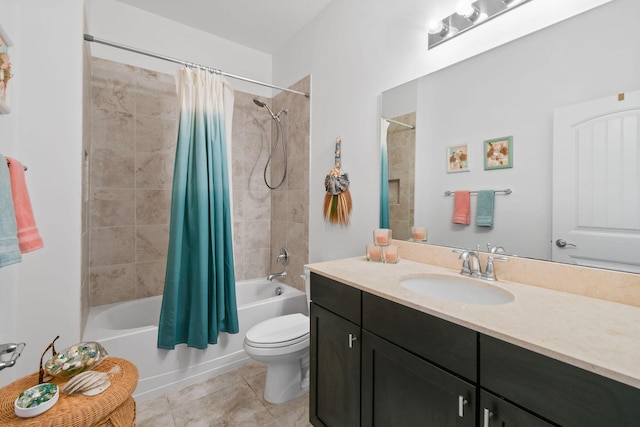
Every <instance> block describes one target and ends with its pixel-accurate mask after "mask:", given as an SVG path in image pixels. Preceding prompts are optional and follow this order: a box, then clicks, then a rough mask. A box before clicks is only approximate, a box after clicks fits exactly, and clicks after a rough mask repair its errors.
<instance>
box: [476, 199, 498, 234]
mask: <svg viewBox="0 0 640 427" xmlns="http://www.w3.org/2000/svg"><path fill="white" fill-rule="evenodd" d="M495 200H496V192H495V191H494V190H481V191H478V206H477V209H476V225H477V226H478V227H493V211H494V206H495Z"/></svg>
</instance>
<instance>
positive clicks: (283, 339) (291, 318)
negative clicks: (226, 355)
mask: <svg viewBox="0 0 640 427" xmlns="http://www.w3.org/2000/svg"><path fill="white" fill-rule="evenodd" d="M308 340H309V318H308V317H307V316H305V315H304V314H302V313H294V314H288V315H285V316H278V317H274V318H272V319H268V320H265V321H263V322H260V323H258V324H257V325H255V326H254V327H252V328H251V329H249V331H248V332H247V335H246V336H245V343H246V344H247V345H249V346H251V347H260V348H274V347H288V346H292V345H295V344H297V343H300V342H303V341H308Z"/></svg>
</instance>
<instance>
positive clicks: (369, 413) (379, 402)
mask: <svg viewBox="0 0 640 427" xmlns="http://www.w3.org/2000/svg"><path fill="white" fill-rule="evenodd" d="M362 335H363V343H362V425H363V426H384V427H392V426H398V427H406V426H434V427H448V426H456V427H458V426H460V427H461V426H469V427H472V426H475V425H476V415H475V414H476V404H475V395H476V388H475V386H473V385H472V384H470V383H468V382H466V381H464V380H462V379H460V378H458V377H457V376H455V375H452V374H450V373H448V372H446V371H444V370H442V369H440V368H438V367H436V366H434V365H432V364H431V363H429V362H427V361H426V360H424V359H421V358H419V357H417V356H415V355H413V354H411V353H409V352H407V351H405V350H403V349H401V348H400V347H397V346H395V345H393V344H391V343H390V342H388V341H386V340H383V339H382V338H379V337H377V336H376V335H373V334H371V333H369V332H368V331H366V330H363V331H362Z"/></svg>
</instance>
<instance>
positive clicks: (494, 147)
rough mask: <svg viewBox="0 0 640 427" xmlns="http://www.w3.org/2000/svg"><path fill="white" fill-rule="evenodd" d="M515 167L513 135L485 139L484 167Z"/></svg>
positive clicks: (486, 168)
mask: <svg viewBox="0 0 640 427" xmlns="http://www.w3.org/2000/svg"><path fill="white" fill-rule="evenodd" d="M512 167H513V137H512V136H505V137H502V138H495V139H488V140H486V141H484V169H485V170H491V169H505V168H512Z"/></svg>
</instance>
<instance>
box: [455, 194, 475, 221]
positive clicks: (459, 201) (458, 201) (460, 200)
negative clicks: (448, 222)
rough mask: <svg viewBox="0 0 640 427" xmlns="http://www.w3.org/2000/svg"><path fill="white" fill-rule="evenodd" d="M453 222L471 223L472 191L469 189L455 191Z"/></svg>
mask: <svg viewBox="0 0 640 427" xmlns="http://www.w3.org/2000/svg"><path fill="white" fill-rule="evenodd" d="M453 223H454V224H471V193H470V192H469V191H468V190H463V191H460V190H458V191H456V192H455V193H453Z"/></svg>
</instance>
